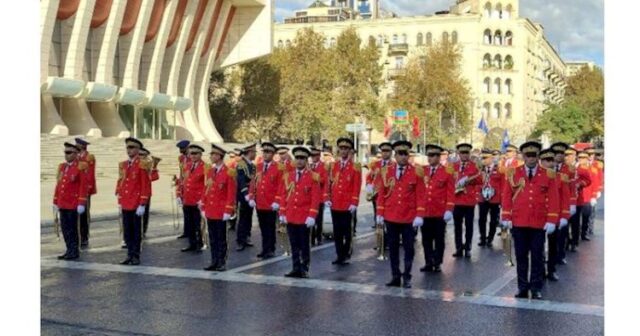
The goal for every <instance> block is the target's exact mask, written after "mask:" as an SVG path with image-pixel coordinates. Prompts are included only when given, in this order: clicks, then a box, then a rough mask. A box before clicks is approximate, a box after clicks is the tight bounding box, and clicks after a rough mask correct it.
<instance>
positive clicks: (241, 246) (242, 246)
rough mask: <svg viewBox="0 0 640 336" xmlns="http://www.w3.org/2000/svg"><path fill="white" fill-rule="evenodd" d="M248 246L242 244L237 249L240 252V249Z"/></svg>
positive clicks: (242, 249)
mask: <svg viewBox="0 0 640 336" xmlns="http://www.w3.org/2000/svg"><path fill="white" fill-rule="evenodd" d="M245 248H247V246H246V245H240V246H238V247H237V248H236V251H238V252H240V251H244V249H245Z"/></svg>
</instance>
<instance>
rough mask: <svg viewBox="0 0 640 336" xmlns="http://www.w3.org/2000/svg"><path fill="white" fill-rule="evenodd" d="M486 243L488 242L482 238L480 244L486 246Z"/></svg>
mask: <svg viewBox="0 0 640 336" xmlns="http://www.w3.org/2000/svg"><path fill="white" fill-rule="evenodd" d="M486 245H487V243H486V242H485V241H484V240H481V241H480V242H479V243H478V246H486Z"/></svg>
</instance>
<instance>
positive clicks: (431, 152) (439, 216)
mask: <svg viewBox="0 0 640 336" xmlns="http://www.w3.org/2000/svg"><path fill="white" fill-rule="evenodd" d="M425 149H426V153H427V160H428V163H429V164H428V165H427V166H425V167H424V182H423V183H424V184H425V187H426V196H425V198H424V202H425V203H424V204H423V205H422V207H423V208H424V209H425V215H424V225H423V226H422V228H421V230H422V247H423V248H424V258H425V261H426V265H425V266H424V267H422V268H421V269H420V272H441V271H442V269H441V268H440V265H441V264H442V257H443V256H444V248H445V246H444V236H445V226H446V225H447V222H449V221H451V220H452V219H453V207H454V205H455V203H454V200H455V196H454V190H455V187H454V184H455V180H454V177H453V174H454V170H453V167H451V166H449V167H445V166H443V165H442V164H441V163H440V155H441V153H442V150H443V148H442V147H440V146H436V145H427V146H426V148H425ZM434 245H435V246H434Z"/></svg>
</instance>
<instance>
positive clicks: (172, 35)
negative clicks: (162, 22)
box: [167, 0, 187, 48]
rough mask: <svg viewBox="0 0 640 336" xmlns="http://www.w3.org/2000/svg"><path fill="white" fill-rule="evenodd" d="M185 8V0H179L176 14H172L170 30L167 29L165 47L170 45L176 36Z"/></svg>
mask: <svg viewBox="0 0 640 336" xmlns="http://www.w3.org/2000/svg"><path fill="white" fill-rule="evenodd" d="M186 9H187V0H180V2H179V3H178V7H177V8H176V14H175V15H174V16H173V22H172V23H171V30H170V31H169V38H168V39H167V48H169V47H171V46H172V45H173V43H174V42H175V41H176V39H177V38H178V34H179V33H180V27H182V17H183V16H184V11H185V10H186Z"/></svg>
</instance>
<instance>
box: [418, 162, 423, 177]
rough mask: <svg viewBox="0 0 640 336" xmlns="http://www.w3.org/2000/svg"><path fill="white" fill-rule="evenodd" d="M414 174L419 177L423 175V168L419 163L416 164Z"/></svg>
mask: <svg viewBox="0 0 640 336" xmlns="http://www.w3.org/2000/svg"><path fill="white" fill-rule="evenodd" d="M416 175H418V177H419V178H423V177H424V168H422V166H421V165H418V164H417V165H416Z"/></svg>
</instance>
